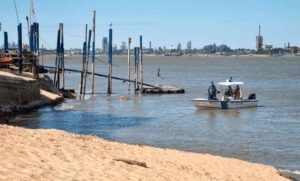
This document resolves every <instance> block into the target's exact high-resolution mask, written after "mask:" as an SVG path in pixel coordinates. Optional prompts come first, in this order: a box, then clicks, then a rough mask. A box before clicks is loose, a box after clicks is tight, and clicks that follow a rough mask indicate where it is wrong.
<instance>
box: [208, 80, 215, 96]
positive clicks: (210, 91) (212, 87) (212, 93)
mask: <svg viewBox="0 0 300 181" xmlns="http://www.w3.org/2000/svg"><path fill="white" fill-rule="evenodd" d="M215 99H217V88H216V86H215V84H214V82H211V85H210V86H209V88H208V100H215Z"/></svg>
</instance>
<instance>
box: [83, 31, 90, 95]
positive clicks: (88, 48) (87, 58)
mask: <svg viewBox="0 0 300 181" xmlns="http://www.w3.org/2000/svg"><path fill="white" fill-rule="evenodd" d="M91 36H92V30H89V38H88V44H87V50H86V51H87V53H86V61H85V69H84V79H83V94H85V91H86V79H87V72H88V67H89V59H90V49H91Z"/></svg>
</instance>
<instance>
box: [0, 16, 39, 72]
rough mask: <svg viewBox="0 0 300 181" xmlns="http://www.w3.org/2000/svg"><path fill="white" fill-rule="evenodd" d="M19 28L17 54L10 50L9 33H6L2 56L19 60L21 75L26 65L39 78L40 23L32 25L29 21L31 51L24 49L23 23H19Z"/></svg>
mask: <svg viewBox="0 0 300 181" xmlns="http://www.w3.org/2000/svg"><path fill="white" fill-rule="evenodd" d="M27 19H28V18H27ZM17 28H18V47H17V49H16V53H15V52H14V51H13V50H12V51H10V50H9V43H8V33H7V32H4V49H3V52H1V54H2V55H1V56H3V57H8V58H11V59H17V60H18V64H17V66H18V69H19V73H20V74H21V73H22V72H23V68H24V65H26V66H29V67H30V70H31V72H32V73H34V75H36V76H37V77H38V73H39V71H38V64H39V62H38V56H39V23H36V22H33V23H32V24H31V22H29V21H28V37H29V51H28V50H27V49H23V36H22V23H19V24H18V27H17ZM16 54H17V55H16ZM13 63H14V62H13Z"/></svg>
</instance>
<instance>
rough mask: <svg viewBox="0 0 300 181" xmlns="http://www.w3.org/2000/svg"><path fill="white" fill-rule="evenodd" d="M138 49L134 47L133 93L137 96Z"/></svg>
mask: <svg viewBox="0 0 300 181" xmlns="http://www.w3.org/2000/svg"><path fill="white" fill-rule="evenodd" d="M138 65H139V48H138V47H135V48H134V82H135V83H134V92H135V93H136V94H137V93H138V90H139V84H138V80H139V76H138V75H139V68H138V67H139V66H138Z"/></svg>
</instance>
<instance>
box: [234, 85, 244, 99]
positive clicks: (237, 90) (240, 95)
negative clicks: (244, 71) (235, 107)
mask: <svg viewBox="0 0 300 181" xmlns="http://www.w3.org/2000/svg"><path fill="white" fill-rule="evenodd" d="M242 98H243V93H242V89H241V88H240V86H239V85H237V86H236V88H235V90H234V99H235V100H241V99H242Z"/></svg>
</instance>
